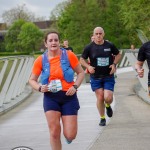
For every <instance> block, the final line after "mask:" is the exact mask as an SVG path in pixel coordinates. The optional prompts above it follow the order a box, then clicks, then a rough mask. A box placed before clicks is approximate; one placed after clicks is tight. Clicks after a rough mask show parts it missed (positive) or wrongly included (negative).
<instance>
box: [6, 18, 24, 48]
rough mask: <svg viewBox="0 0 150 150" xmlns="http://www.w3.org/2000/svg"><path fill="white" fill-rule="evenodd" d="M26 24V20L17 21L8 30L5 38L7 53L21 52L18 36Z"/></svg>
mask: <svg viewBox="0 0 150 150" xmlns="http://www.w3.org/2000/svg"><path fill="white" fill-rule="evenodd" d="M23 24H25V21H24V20H18V21H15V22H14V24H13V25H12V26H11V27H10V28H9V29H8V32H7V34H6V36H5V48H6V51H21V50H22V47H21V44H20V41H19V39H18V36H19V34H20V31H21V27H22V25H23Z"/></svg>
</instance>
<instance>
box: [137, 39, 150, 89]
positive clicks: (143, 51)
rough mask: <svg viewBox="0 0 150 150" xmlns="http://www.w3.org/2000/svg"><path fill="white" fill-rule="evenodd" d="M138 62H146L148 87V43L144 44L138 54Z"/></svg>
mask: <svg viewBox="0 0 150 150" xmlns="http://www.w3.org/2000/svg"><path fill="white" fill-rule="evenodd" d="M137 60H138V61H145V60H146V61H147V64H148V68H149V73H148V85H149V86H150V41H148V42H146V43H144V44H143V45H142V46H141V48H140V49H139V52H138V57H137Z"/></svg>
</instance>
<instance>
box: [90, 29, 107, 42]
mask: <svg viewBox="0 0 150 150" xmlns="http://www.w3.org/2000/svg"><path fill="white" fill-rule="evenodd" d="M104 35H105V33H104V29H103V28H102V27H96V28H95V29H94V31H93V36H94V42H95V43H96V44H98V45H101V44H103V43H104V39H103V38H104Z"/></svg>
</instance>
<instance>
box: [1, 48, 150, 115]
mask: <svg viewBox="0 0 150 150" xmlns="http://www.w3.org/2000/svg"><path fill="white" fill-rule="evenodd" d="M121 53H122V60H121V61H120V63H119V64H118V65H117V67H118V68H123V67H127V66H132V67H133V68H134V65H135V62H136V60H137V53H138V50H134V51H133V50H128V49H126V50H121ZM80 56H81V55H78V58H79V57H80ZM33 62H34V57H31V56H16V57H6V58H0V113H1V112H5V111H6V110H8V109H10V108H11V107H13V106H15V105H17V104H18V103H20V102H21V101H22V100H23V99H25V98H26V97H27V96H28V95H29V94H30V93H31V92H32V88H31V87H30V86H29V85H28V80H29V76H30V73H31V69H32V65H33ZM143 67H144V70H145V73H144V77H143V78H139V77H137V78H138V79H139V82H140V83H141V85H142V87H143V89H144V90H145V91H146V92H147V91H148V88H147V75H148V67H147V64H146V62H145V63H144V66H143ZM135 74H137V73H136V72H135ZM85 82H89V75H88V74H86V76H85Z"/></svg>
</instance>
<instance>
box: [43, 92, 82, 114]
mask: <svg viewBox="0 0 150 150" xmlns="http://www.w3.org/2000/svg"><path fill="white" fill-rule="evenodd" d="M43 107H44V111H45V112H47V111H50V110H54V111H59V112H61V115H77V114H78V110H79V109H80V105H79V101H78V98H77V94H76V93H75V94H74V95H72V96H66V92H65V91H59V92H57V93H52V92H46V93H44V98H43Z"/></svg>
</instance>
